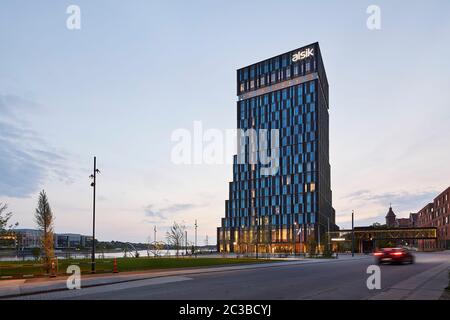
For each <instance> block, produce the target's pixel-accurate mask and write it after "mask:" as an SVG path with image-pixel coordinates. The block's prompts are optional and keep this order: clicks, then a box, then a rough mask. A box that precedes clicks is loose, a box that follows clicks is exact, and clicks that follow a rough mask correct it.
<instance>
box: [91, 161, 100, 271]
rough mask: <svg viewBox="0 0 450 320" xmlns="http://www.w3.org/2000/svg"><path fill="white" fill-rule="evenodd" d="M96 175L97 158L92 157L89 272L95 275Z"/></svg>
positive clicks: (97, 171)
mask: <svg viewBox="0 0 450 320" xmlns="http://www.w3.org/2000/svg"><path fill="white" fill-rule="evenodd" d="M97 173H100V170H98V169H97V157H94V173H93V174H91V175H90V176H89V178H91V179H93V182H91V187H92V188H93V191H94V192H93V197H92V254H91V272H92V273H95V189H96V186H97Z"/></svg>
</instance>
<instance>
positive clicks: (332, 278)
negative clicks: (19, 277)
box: [20, 252, 450, 300]
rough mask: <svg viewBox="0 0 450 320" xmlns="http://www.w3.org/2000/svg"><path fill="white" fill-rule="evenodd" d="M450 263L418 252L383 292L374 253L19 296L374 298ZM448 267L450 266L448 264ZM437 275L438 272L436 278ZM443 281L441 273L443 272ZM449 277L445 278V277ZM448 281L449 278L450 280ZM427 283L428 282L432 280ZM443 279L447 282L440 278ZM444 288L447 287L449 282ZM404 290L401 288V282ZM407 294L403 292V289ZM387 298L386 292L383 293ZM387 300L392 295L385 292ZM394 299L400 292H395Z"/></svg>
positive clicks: (386, 270)
mask: <svg viewBox="0 0 450 320" xmlns="http://www.w3.org/2000/svg"><path fill="white" fill-rule="evenodd" d="M449 261H450V254H449V252H446V253H417V254H416V263H415V264H412V265H382V266H380V268H381V290H369V289H368V288H367V285H366V281H367V278H368V277H369V275H368V274H367V273H366V271H367V267H368V266H369V265H371V264H373V263H374V260H373V258H372V257H371V256H365V257H364V256H363V257H361V256H360V257H357V258H354V259H348V258H347V259H343V258H342V259H339V260H338V261H332V262H329V261H328V262H324V261H318V262H317V263H310V264H298V265H288V266H275V267H267V268H258V269H247V270H235V271H226V272H213V273H204V274H189V275H183V274H180V275H177V276H170V277H161V278H154V279H146V280H139V281H132V282H127V283H119V284H111V285H106V286H99V287H91V288H84V289H81V290H71V291H61V292H52V293H45V294H37V295H32V296H24V297H20V298H22V299H88V300H95V299H120V300H126V299H151V300H158V299H186V300H196V299H206V300H208V299H219V300H223V299H227V300H238V299H239V300H240V299H246V300H251V299H255V300H261V299H263V300H264V299H302V300H304V299H371V298H376V297H377V296H379V295H380V293H383V292H384V293H385V294H387V293H389V292H392V290H393V289H392V288H395V287H396V285H398V284H402V283H403V284H405V286H406V287H407V288H409V287H411V285H412V286H413V287H414V286H415V285H416V284H415V282H417V281H419V280H420V279H422V280H423V279H428V278H429V276H430V274H433V273H434V272H435V271H434V270H437V269H439V270H440V271H439V273H440V274H442V273H443V271H442V270H444V269H442V268H441V267H442V266H447V265H446V263H448V262H449ZM447 267H448V266H447ZM434 276H435V275H434V274H433V277H434ZM441 279H442V276H441ZM445 279H446V278H445ZM445 279H444V280H445ZM427 281H428V280H427ZM441 281H442V280H441ZM444 287H445V285H444ZM400 289H402V288H401V286H400ZM402 292H404V290H403V291H402ZM383 297H384V296H383ZM386 297H387V298H388V299H390V298H391V296H389V295H388V296H386ZM392 298H395V296H392Z"/></svg>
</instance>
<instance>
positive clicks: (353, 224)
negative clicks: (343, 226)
mask: <svg viewBox="0 0 450 320" xmlns="http://www.w3.org/2000/svg"><path fill="white" fill-rule="evenodd" d="M354 256H355V212H354V211H353V210H352V257H354Z"/></svg>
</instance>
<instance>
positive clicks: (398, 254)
mask: <svg viewBox="0 0 450 320" xmlns="http://www.w3.org/2000/svg"><path fill="white" fill-rule="evenodd" d="M402 254H403V252H392V255H393V256H401V255H402Z"/></svg>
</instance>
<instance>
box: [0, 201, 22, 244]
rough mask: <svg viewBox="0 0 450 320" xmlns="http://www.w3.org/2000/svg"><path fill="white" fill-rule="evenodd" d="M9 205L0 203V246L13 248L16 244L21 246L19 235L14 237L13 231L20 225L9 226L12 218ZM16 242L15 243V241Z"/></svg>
mask: <svg viewBox="0 0 450 320" xmlns="http://www.w3.org/2000/svg"><path fill="white" fill-rule="evenodd" d="M7 210H8V205H7V204H6V203H1V202H0V245H4V246H8V247H9V246H13V245H14V242H15V241H16V243H17V244H18V245H19V244H20V241H18V240H19V237H18V235H17V234H16V235H14V233H13V232H12V231H13V229H14V228H15V227H16V226H18V223H17V222H16V223H15V224H10V225H8V222H9V220H10V219H11V217H12V212H8V211H7ZM14 240H15V241H14Z"/></svg>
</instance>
